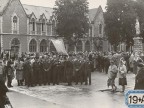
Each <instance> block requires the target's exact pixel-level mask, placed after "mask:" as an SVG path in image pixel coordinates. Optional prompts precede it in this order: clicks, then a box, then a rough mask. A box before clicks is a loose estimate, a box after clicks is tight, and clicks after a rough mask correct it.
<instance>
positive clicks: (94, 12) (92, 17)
mask: <svg viewBox="0 0 144 108" xmlns="http://www.w3.org/2000/svg"><path fill="white" fill-rule="evenodd" d="M97 10H98V8H93V9H90V10H89V19H90V21H93V20H94V18H95V16H96V13H97Z"/></svg>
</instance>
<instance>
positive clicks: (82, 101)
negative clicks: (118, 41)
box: [11, 72, 135, 108]
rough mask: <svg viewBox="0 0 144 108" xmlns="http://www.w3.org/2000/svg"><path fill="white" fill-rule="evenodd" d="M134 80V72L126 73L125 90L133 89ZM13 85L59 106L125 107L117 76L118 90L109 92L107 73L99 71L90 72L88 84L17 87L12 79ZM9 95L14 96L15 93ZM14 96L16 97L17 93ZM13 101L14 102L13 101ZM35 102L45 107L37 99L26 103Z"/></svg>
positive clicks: (14, 88) (21, 91)
mask: <svg viewBox="0 0 144 108" xmlns="http://www.w3.org/2000/svg"><path fill="white" fill-rule="evenodd" d="M134 80H135V75H134V74H127V81H128V86H127V87H126V90H132V89H133V87H134ZM13 85H14V87H13V88H11V90H14V91H16V92H19V93H23V94H27V95H29V96H33V97H36V98H39V99H41V100H45V101H47V102H48V104H49V103H50V102H51V103H57V104H58V107H60V108H61V107H62V106H64V107H66V108H127V106H126V105H125V97H124V93H122V92H120V91H121V87H120V86H118V78H117V79H116V85H117V87H118V90H117V92H116V93H111V92H110V90H109V89H108V88H107V75H106V74H105V73H99V72H94V73H92V85H90V86H89V85H88V86H86V85H81V84H79V85H73V86H66V84H61V85H55V86H53V85H50V86H49V85H47V86H37V87H30V88H27V87H23V86H22V87H18V86H17V84H16V83H14V81H13ZM11 95H13V97H15V94H11ZM16 96H17V97H18V96H19V95H16ZM17 97H16V98H17ZM13 99H14V98H13ZM13 99H12V101H13ZM20 99H22V100H21V101H20V103H22V102H25V100H27V98H25V97H21V98H20ZM30 100H31V99H30ZM32 102H33V101H32ZM13 103H14V104H15V102H14V101H13ZM18 103H19V102H18ZM35 103H36V106H37V104H38V105H39V104H40V105H41V104H42V107H39V108H47V103H45V104H43V103H38V101H37V100H36V102H35V101H34V102H33V103H32V104H31V102H30V103H29V104H28V105H34V106H35ZM20 105H22V104H20ZM50 105H54V104H50ZM64 107H62V108H64ZM16 108H27V107H16ZM29 108H33V107H29ZM34 108H35V107H34ZM49 108H53V107H49Z"/></svg>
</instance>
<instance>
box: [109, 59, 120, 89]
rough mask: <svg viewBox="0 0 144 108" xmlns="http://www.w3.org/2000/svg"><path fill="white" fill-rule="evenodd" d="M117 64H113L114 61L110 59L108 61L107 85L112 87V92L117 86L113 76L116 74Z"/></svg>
mask: <svg viewBox="0 0 144 108" xmlns="http://www.w3.org/2000/svg"><path fill="white" fill-rule="evenodd" d="M117 72H118V69H117V66H116V65H115V64H114V61H113V60H111V61H110V66H109V69H108V82H107V85H108V87H109V86H111V87H112V92H114V91H116V89H117V87H116V86H115V78H116V76H117Z"/></svg>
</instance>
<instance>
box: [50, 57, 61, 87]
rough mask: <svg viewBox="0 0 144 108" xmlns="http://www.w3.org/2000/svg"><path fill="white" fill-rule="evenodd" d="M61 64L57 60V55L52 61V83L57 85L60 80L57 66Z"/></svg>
mask: <svg viewBox="0 0 144 108" xmlns="http://www.w3.org/2000/svg"><path fill="white" fill-rule="evenodd" d="M60 66H61V62H60V61H59V57H58V56H57V58H56V60H55V61H54V63H53V75H52V77H53V85H55V84H57V85H59V81H60V74H59V68H60Z"/></svg>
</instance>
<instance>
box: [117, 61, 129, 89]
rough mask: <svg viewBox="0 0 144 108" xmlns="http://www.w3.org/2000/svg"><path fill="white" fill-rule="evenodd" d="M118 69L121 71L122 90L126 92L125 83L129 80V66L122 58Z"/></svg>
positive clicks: (120, 82)
mask: <svg viewBox="0 0 144 108" xmlns="http://www.w3.org/2000/svg"><path fill="white" fill-rule="evenodd" d="M118 71H119V85H121V86H122V91H123V92H124V90H125V85H127V80H126V73H127V68H126V66H125V61H124V60H122V59H121V60H120V64H119V67H118Z"/></svg>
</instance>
